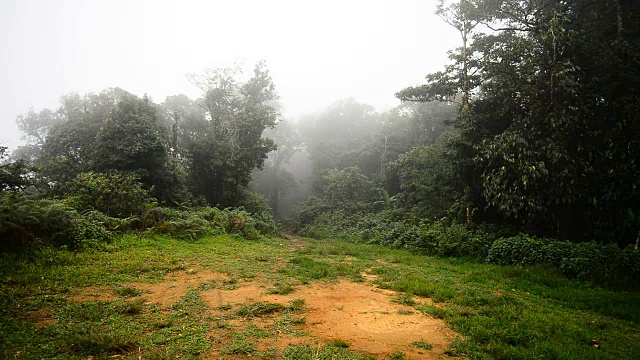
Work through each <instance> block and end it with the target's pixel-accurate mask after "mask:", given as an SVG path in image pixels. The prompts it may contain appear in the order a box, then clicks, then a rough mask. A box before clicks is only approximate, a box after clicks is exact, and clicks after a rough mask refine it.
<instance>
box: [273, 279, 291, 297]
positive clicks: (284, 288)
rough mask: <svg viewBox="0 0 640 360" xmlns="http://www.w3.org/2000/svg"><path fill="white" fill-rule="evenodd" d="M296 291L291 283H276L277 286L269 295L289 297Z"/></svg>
mask: <svg viewBox="0 0 640 360" xmlns="http://www.w3.org/2000/svg"><path fill="white" fill-rule="evenodd" d="M294 291H295V288H294V287H293V285H291V283H289V282H280V281H279V282H276V283H275V286H274V287H272V288H269V289H268V290H267V294H278V295H287V294H290V293H292V292H294Z"/></svg>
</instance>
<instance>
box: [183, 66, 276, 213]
mask: <svg viewBox="0 0 640 360" xmlns="http://www.w3.org/2000/svg"><path fill="white" fill-rule="evenodd" d="M238 75H239V73H238V69H231V68H220V69H212V70H209V71H207V73H205V74H204V75H200V76H193V77H192V81H193V82H194V84H196V85H198V86H200V87H201V88H202V89H203V90H204V92H205V94H204V99H203V106H204V108H205V109H206V122H205V123H204V124H203V125H204V126H203V128H202V129H201V131H198V132H195V133H193V134H189V138H188V140H187V145H186V146H187V159H188V164H189V170H190V172H191V177H192V181H193V185H194V188H195V190H196V192H197V194H199V195H203V196H204V197H205V198H206V199H207V201H208V202H209V203H210V204H213V205H221V206H234V205H238V204H239V203H240V202H241V200H242V196H243V193H244V190H245V189H246V188H247V186H248V184H249V181H250V180H251V172H252V170H253V169H254V168H258V169H260V168H262V166H263V165H264V162H265V160H266V159H267V154H268V153H269V152H270V151H272V150H274V149H275V143H274V142H273V141H272V140H270V139H266V138H263V137H262V132H263V131H264V130H265V129H266V128H267V127H273V126H274V125H275V123H276V119H277V112H276V110H275V108H274V107H273V106H272V102H273V101H274V100H276V99H277V95H276V92H275V86H274V84H273V81H272V79H271V76H270V75H269V71H268V70H267V68H266V65H265V63H264V62H259V63H257V64H256V65H255V67H254V70H253V76H252V77H251V78H250V79H249V80H247V81H246V82H244V83H240V82H239V80H238V79H237V77H238Z"/></svg>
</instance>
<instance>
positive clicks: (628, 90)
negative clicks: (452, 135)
mask: <svg viewBox="0 0 640 360" xmlns="http://www.w3.org/2000/svg"><path fill="white" fill-rule="evenodd" d="M474 3H475V4H476V5H477V6H475V9H478V10H482V11H479V12H474V11H468V12H465V16H471V17H472V18H473V19H474V21H476V22H478V23H482V24H484V25H486V27H487V29H490V31H487V32H485V33H477V34H475V36H474V37H473V43H472V44H471V45H470V46H471V48H472V49H474V54H476V55H475V59H476V60H474V61H472V62H471V63H470V64H472V65H473V67H475V69H476V70H474V71H475V72H476V73H475V75H474V76H476V77H475V78H472V80H473V81H472V82H471V86H470V88H471V89H472V91H471V94H472V95H471V97H470V100H471V101H469V103H468V111H462V112H461V114H460V116H459V118H458V119H457V121H456V122H455V125H456V127H457V128H458V130H459V134H460V135H459V137H458V138H456V139H454V142H453V150H454V152H455V153H456V154H457V155H456V158H457V160H456V162H455V164H456V166H457V167H458V169H459V171H457V174H458V175H459V178H460V179H461V180H462V183H464V184H466V186H467V189H469V193H470V196H471V198H474V199H475V200H474V203H475V204H477V205H478V206H479V207H480V210H481V212H480V218H481V219H485V220H497V218H495V217H492V215H491V213H492V212H498V213H499V214H500V216H502V217H503V218H504V219H506V220H508V221H510V222H513V223H516V224H519V225H520V226H521V227H522V228H523V229H525V230H528V231H531V232H536V233H541V234H546V235H554V236H557V237H563V238H571V239H574V240H585V239H593V238H595V239H598V240H601V241H618V242H619V243H620V244H622V245H624V244H626V243H629V242H630V241H631V239H632V238H633V239H635V236H636V233H637V230H638V229H637V228H633V226H627V225H625V222H624V219H625V214H627V213H628V212H629V210H631V212H632V213H636V212H637V205H636V204H638V203H640V201H639V200H640V199H639V197H638V191H637V190H636V189H637V188H638V183H637V179H638V178H639V176H638V174H639V173H638V171H639V169H638V167H637V165H636V160H635V159H637V158H640V153H638V150H637V149H638V146H637V141H638V140H637V139H638V138H639V136H638V134H640V129H639V128H638V126H639V125H638V124H640V121H639V120H638V111H637V103H638V89H639V81H638V78H637V76H636V75H634V74H636V71H637V69H638V68H639V67H640V64H639V61H638V59H640V56H638V54H639V53H638V50H637V49H638V48H640V47H639V46H638V45H640V44H639V42H638V35H639V33H638V30H639V26H638V24H639V22H638V9H637V8H634V7H631V6H628V5H627V3H625V2H618V1H614V0H609V1H602V2H567V1H560V0H557V1H556V0H554V1H531V2H521V1H512V0H485V1H477V2H474ZM460 4H462V2H460ZM460 8H462V7H460ZM621 9H622V10H623V11H621ZM452 69H453V70H455V69H454V68H451V67H449V68H447V71H445V73H441V74H435V75H431V76H428V77H427V78H428V80H430V82H429V83H428V84H426V85H425V86H423V87H419V88H412V89H409V90H407V91H402V92H400V93H399V94H398V95H399V96H400V97H401V98H403V99H406V100H427V99H432V98H440V99H444V98H446V97H447V96H450V95H451V94H452V93H453V92H455V91H461V90H462V91H463V93H464V89H465V87H464V86H462V87H461V86H459V85H458V86H449V85H451V84H452V82H450V81H448V80H450V79H463V78H464V72H462V73H460V72H456V71H452ZM461 74H462V76H461ZM443 79H444V80H443ZM442 84H448V85H447V86H443V85H442ZM458 84H459V82H458ZM420 94H423V95H420ZM421 96H422V97H421ZM463 110H464V109H463ZM594 220H595V221H594Z"/></svg>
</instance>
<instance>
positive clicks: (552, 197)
mask: <svg viewBox="0 0 640 360" xmlns="http://www.w3.org/2000/svg"><path fill="white" fill-rule="evenodd" d="M437 14H438V15H439V16H440V17H441V18H442V20H443V21H445V22H446V23H447V24H449V25H450V26H452V27H453V28H455V29H456V30H457V31H459V33H460V43H459V44H458V46H457V47H455V48H453V49H452V50H451V51H450V52H449V59H450V61H449V64H448V65H447V66H446V67H445V68H444V69H443V70H442V71H440V72H437V73H433V74H428V75H427V76H426V82H425V83H424V84H422V85H417V86H409V87H407V88H405V89H389V91H390V93H393V92H395V93H396V97H397V98H398V99H399V100H400V104H399V105H398V106H397V107H395V108H393V109H391V110H388V111H385V112H378V111H376V110H375V108H374V107H372V106H370V105H367V104H362V103H359V102H357V101H355V100H353V99H350V98H347V99H340V100H337V101H336V102H335V103H334V104H333V105H331V106H330V107H329V108H327V109H325V110H324V111H321V112H319V113H315V114H308V115H306V116H302V117H300V118H295V119H285V118H283V117H282V116H281V115H280V113H279V107H280V104H279V102H278V95H277V91H276V89H277V84H274V81H273V79H272V77H271V76H270V73H269V70H268V68H267V64H266V63H265V62H259V63H257V64H256V65H255V67H254V69H253V71H252V72H250V73H243V72H242V71H240V69H239V68H232V67H231V68H216V69H209V70H207V71H204V72H203V73H201V74H195V75H190V76H189V80H190V81H191V82H192V83H193V85H194V86H197V87H198V88H199V89H201V91H202V92H201V97H200V98H198V99H190V98H189V97H187V96H185V95H175V96H169V97H167V98H166V99H164V101H162V102H157V101H154V100H153V99H150V98H149V97H147V96H146V95H145V96H144V97H142V98H140V97H138V96H136V95H133V94H131V93H129V92H127V91H125V90H123V89H120V88H110V89H106V90H104V91H102V92H100V93H97V94H85V95H81V94H69V95H66V96H64V97H62V99H61V100H60V106H59V107H58V108H57V109H42V110H38V111H29V112H28V113H26V114H23V115H20V116H18V118H17V122H18V125H19V127H20V129H21V131H22V132H23V135H24V140H25V145H23V146H21V147H19V148H17V149H7V148H6V147H2V148H1V151H2V153H1V155H2V165H0V166H1V167H0V191H1V193H0V238H2V243H1V244H0V245H1V246H2V249H3V250H4V251H20V250H21V249H24V248H25V247H29V246H34V245H38V244H45V245H47V244H49V245H54V246H63V247H66V248H69V249H78V248H82V247H83V246H98V247H99V246H100V245H99V244H100V243H101V242H108V241H109V239H111V238H112V237H114V236H116V235H117V234H118V233H121V232H126V231H148V232H152V233H153V232H158V233H163V234H170V235H173V236H177V237H188V238H192V237H197V236H201V235H203V234H210V233H216V232H226V233H234V232H237V233H241V234H242V235H243V236H245V237H247V238H256V237H259V236H261V235H272V234H277V233H278V232H279V231H281V230H282V229H284V230H285V231H287V232H295V233H298V234H301V235H304V236H309V237H317V238H328V237H334V238H335V237H338V238H344V239H347V240H349V241H354V242H367V243H376V244H382V245H389V246H395V247H407V248H412V249H417V250H419V251H424V252H426V253H429V254H437V255H442V256H465V257H474V258H478V259H482V260H486V261H489V262H494V263H498V264H511V265H530V264H543V265H548V266H552V267H555V268H558V269H559V270H560V271H562V272H563V273H564V274H565V275H567V276H573V277H578V278H582V279H587V280H595V281H605V282H619V281H627V280H634V279H635V280H637V279H638V275H639V274H640V252H639V251H638V243H639V242H640V111H639V110H640V100H639V99H640V93H639V92H640V7H639V6H638V5H637V4H636V2H635V1H632V0H603V1H591V0H574V1H561V0H552V1H551V0H533V1H512V0H461V1H455V2H444V1H441V2H440V3H439V6H438V7H437ZM425 36H426V35H425ZM385 71H393V69H388V70H385ZM9 150H11V152H9Z"/></svg>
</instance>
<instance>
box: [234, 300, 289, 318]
mask: <svg viewBox="0 0 640 360" xmlns="http://www.w3.org/2000/svg"><path fill="white" fill-rule="evenodd" d="M283 310H285V306H284V305H282V304H276V303H267V302H256V303H245V304H242V305H240V309H238V310H236V314H237V315H240V316H244V317H249V318H254V317H259V316H263V315H269V314H273V313H278V312H282V311H283Z"/></svg>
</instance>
